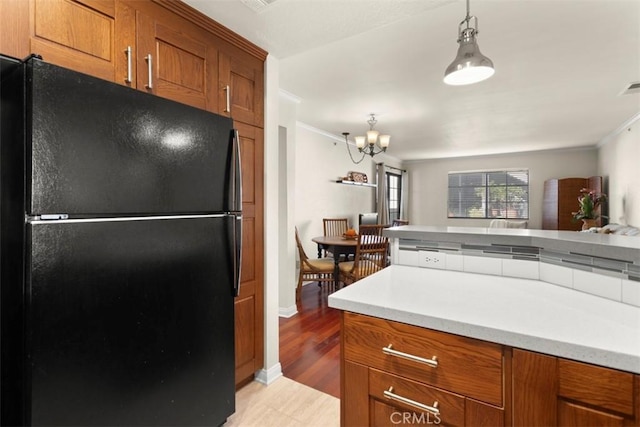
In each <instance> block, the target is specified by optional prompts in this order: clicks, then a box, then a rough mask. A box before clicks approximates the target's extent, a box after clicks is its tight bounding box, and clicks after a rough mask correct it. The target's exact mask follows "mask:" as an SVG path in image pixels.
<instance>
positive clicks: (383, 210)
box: [376, 163, 389, 224]
mask: <svg viewBox="0 0 640 427" xmlns="http://www.w3.org/2000/svg"><path fill="white" fill-rule="evenodd" d="M377 175H378V176H377V179H376V182H377V183H378V193H377V197H376V199H377V205H378V209H377V212H378V224H389V204H388V203H387V174H386V169H385V167H384V163H378V165H377Z"/></svg>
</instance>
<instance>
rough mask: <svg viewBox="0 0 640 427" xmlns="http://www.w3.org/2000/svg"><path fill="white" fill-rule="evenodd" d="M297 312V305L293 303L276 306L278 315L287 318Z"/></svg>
mask: <svg viewBox="0 0 640 427" xmlns="http://www.w3.org/2000/svg"><path fill="white" fill-rule="evenodd" d="M296 314H298V307H297V306H296V305H295V304H294V305H292V306H290V307H280V308H278V316H280V317H285V318H289V317H291V316H295V315H296Z"/></svg>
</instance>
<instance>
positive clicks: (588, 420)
mask: <svg viewBox="0 0 640 427" xmlns="http://www.w3.org/2000/svg"><path fill="white" fill-rule="evenodd" d="M558 425H560V426H576V427H589V426H593V427H622V426H624V418H623V417H621V416H619V415H615V414H609V413H606V412H602V411H598V410H595V409H591V408H587V407H585V406H581V405H577V404H575V403H571V402H566V401H564V400H560V401H559V402H558Z"/></svg>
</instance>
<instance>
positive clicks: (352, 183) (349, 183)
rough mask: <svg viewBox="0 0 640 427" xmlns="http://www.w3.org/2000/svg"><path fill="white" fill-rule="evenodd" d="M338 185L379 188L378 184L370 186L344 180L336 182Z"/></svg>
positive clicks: (366, 183) (365, 183) (364, 183)
mask: <svg viewBox="0 0 640 427" xmlns="http://www.w3.org/2000/svg"><path fill="white" fill-rule="evenodd" d="M336 182H337V183H338V184H344V185H355V186H357V187H373V188H375V187H377V185H376V184H369V183H368V182H356V181H344V180H341V179H339V180H337V181H336Z"/></svg>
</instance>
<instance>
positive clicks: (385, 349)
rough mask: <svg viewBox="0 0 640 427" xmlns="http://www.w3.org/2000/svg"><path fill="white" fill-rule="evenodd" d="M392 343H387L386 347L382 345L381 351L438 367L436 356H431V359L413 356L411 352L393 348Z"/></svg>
mask: <svg viewBox="0 0 640 427" xmlns="http://www.w3.org/2000/svg"><path fill="white" fill-rule="evenodd" d="M392 347H393V345H392V344H389V346H387V347H382V352H383V353H384V354H388V355H389V356H396V357H400V358H402V359H407V360H412V361H414V362H419V363H424V364H425V365H429V366H431V367H432V368H437V367H438V358H437V357H436V356H433V357H432V358H431V359H425V358H424V357H420V356H414V355H413V354H409V353H403V352H401V351H398V350H394V349H393V348H392Z"/></svg>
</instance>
